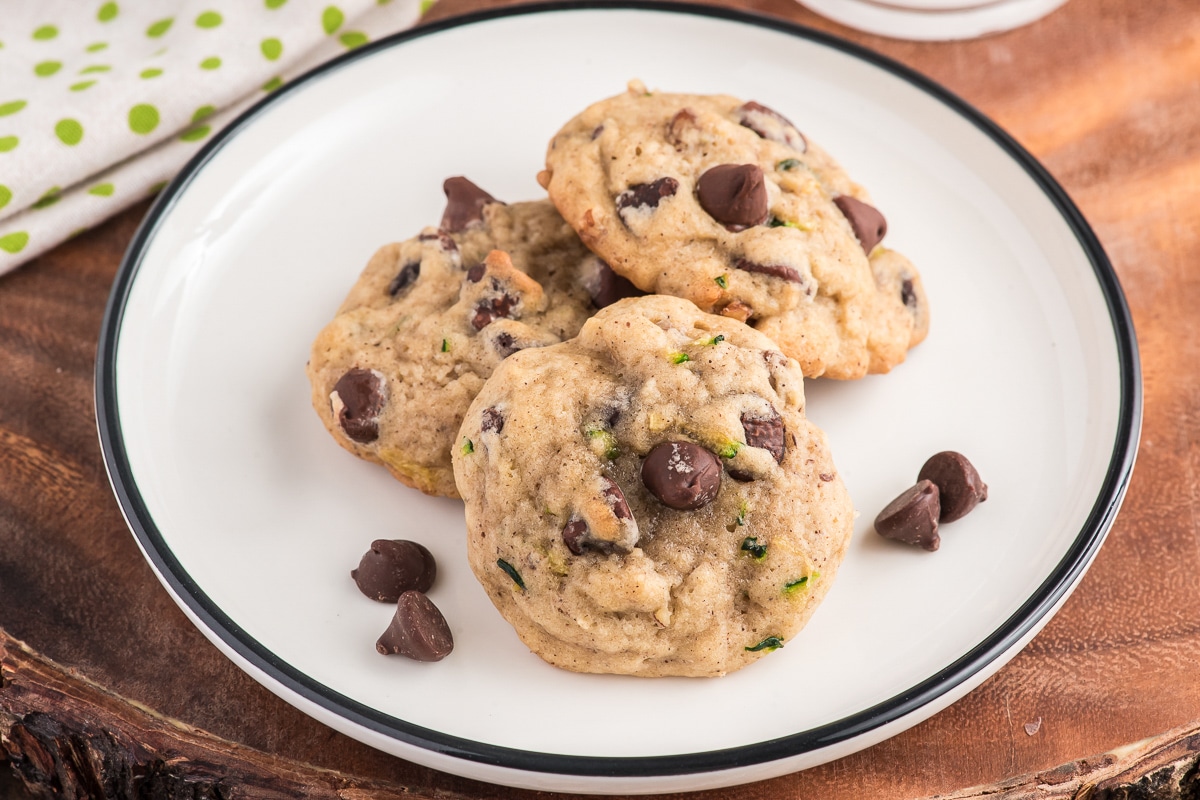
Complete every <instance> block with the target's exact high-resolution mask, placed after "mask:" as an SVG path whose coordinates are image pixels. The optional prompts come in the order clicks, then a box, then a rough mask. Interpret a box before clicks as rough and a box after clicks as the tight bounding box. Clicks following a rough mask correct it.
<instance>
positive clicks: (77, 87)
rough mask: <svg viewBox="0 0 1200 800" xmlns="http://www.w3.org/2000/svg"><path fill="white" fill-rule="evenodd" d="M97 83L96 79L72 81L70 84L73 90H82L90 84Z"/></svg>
mask: <svg viewBox="0 0 1200 800" xmlns="http://www.w3.org/2000/svg"><path fill="white" fill-rule="evenodd" d="M95 85H96V82H95V81H80V82H79V83H72V84H71V86H70V89H71V91H72V92H82V91H83V90H84V89H86V88H88V87H89V86H95Z"/></svg>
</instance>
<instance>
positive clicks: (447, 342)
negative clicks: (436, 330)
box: [442, 339, 450, 353]
mask: <svg viewBox="0 0 1200 800" xmlns="http://www.w3.org/2000/svg"><path fill="white" fill-rule="evenodd" d="M442 352H443V353H449V352H450V340H449V339H442Z"/></svg>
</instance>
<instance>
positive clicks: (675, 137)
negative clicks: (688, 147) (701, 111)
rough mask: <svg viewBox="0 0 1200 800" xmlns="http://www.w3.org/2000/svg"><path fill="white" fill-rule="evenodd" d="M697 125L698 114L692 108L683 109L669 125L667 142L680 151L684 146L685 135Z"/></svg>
mask: <svg viewBox="0 0 1200 800" xmlns="http://www.w3.org/2000/svg"><path fill="white" fill-rule="evenodd" d="M695 124H696V114H695V112H693V111H692V110H691V109H690V108H681V109H679V111H677V112H675V116H673V117H671V121H670V122H668V123H667V141H669V142H670V143H671V144H673V145H675V149H676V150H678V149H679V148H681V147H682V146H683V135H684V132H685V131H687V129H688V128H690V127H692V126H693V125H695Z"/></svg>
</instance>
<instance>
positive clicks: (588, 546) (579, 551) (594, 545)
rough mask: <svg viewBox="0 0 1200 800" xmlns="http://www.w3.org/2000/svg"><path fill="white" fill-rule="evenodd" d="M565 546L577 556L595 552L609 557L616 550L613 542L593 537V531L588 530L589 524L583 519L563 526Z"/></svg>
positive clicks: (574, 520)
mask: <svg viewBox="0 0 1200 800" xmlns="http://www.w3.org/2000/svg"><path fill="white" fill-rule="evenodd" d="M562 538H563V544H565V545H566V546H567V549H568V550H570V551H571V552H572V553H574V554H575V555H577V556H581V555H583V554H584V551H586V550H594V551H596V552H597V553H603V554H604V555H608V554H609V553H612V552H614V551H615V550H616V547H615V546H614V545H613V543H612V542H606V541H604V540H603V539H597V538H596V537H594V536H592V531H591V529H590V528H588V524H587V523H586V522H585V521H583V520H581V519H573V520H571V521H570V522H568V523H567V524H566V525H564V526H563V529H562Z"/></svg>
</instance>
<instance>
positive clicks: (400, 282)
mask: <svg viewBox="0 0 1200 800" xmlns="http://www.w3.org/2000/svg"><path fill="white" fill-rule="evenodd" d="M420 274H421V262H420V261H410V262H408V263H407V264H405V265H404V266H403V267H401V268H400V272H398V273H397V274H396V277H394V278H392V282H391V283H389V284H388V294H390V295H391V296H392V297H395V296H396V295H398V294H400V292H401V291H403V290H404V289H407V288H408V287H409V286H411V285H412V282H413V281H415V280H416V279H417V278H418V276H420Z"/></svg>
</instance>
